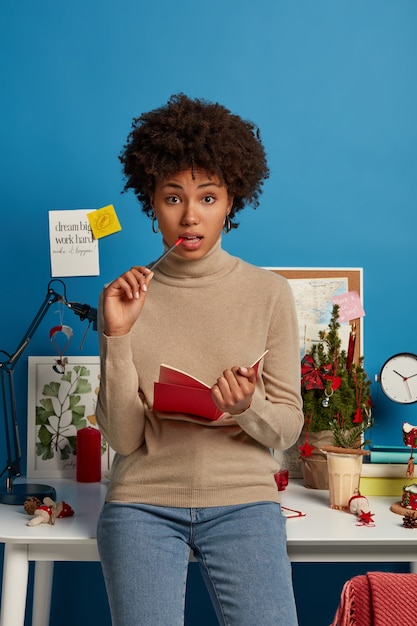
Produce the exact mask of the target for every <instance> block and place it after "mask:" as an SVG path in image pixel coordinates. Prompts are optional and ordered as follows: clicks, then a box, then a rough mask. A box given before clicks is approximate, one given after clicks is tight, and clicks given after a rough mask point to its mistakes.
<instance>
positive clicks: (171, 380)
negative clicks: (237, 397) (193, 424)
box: [153, 350, 268, 420]
mask: <svg viewBox="0 0 417 626" xmlns="http://www.w3.org/2000/svg"><path fill="white" fill-rule="evenodd" d="M267 352H268V350H266V352H264V353H263V354H261V356H260V357H259V358H258V359H257V360H256V361H255V363H253V365H252V366H251V367H253V368H255V371H256V374H258V367H259V363H260V362H261V360H262V359H263V357H264V356H265V354H266V353H267ZM210 388H211V387H210V386H209V385H206V384H205V383H203V382H202V381H201V380H198V378H195V377H194V376H191V375H190V374H186V373H185V372H182V371H181V370H178V369H176V368H174V367H170V366H169V365H161V367H160V368H159V380H158V382H156V383H154V401H153V408H154V409H155V411H161V412H163V413H186V414H188V415H196V416H198V417H205V418H207V419H209V420H217V419H218V418H219V417H220V416H221V415H223V411H221V410H220V409H218V408H217V406H216V405H215V404H214V402H213V400H212V398H211V394H210Z"/></svg>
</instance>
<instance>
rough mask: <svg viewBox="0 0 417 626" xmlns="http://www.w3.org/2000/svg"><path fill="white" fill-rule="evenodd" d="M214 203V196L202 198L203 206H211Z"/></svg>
mask: <svg viewBox="0 0 417 626" xmlns="http://www.w3.org/2000/svg"><path fill="white" fill-rule="evenodd" d="M214 201H215V197H214V196H204V198H203V203H204V204H212V203H213V202H214Z"/></svg>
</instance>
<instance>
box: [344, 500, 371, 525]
mask: <svg viewBox="0 0 417 626" xmlns="http://www.w3.org/2000/svg"><path fill="white" fill-rule="evenodd" d="M349 510H350V512H351V513H353V514H354V515H356V517H357V522H356V526H375V522H374V520H373V517H374V513H371V511H370V509H369V502H368V498H365V496H362V495H361V494H360V493H358V494H356V495H354V496H352V497H351V499H350V500H349Z"/></svg>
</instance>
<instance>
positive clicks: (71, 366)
mask: <svg viewBox="0 0 417 626" xmlns="http://www.w3.org/2000/svg"><path fill="white" fill-rule="evenodd" d="M28 367H29V371H28V437H27V441H28V448H27V475H28V477H29V478H35V477H38V478H75V477H76V458H77V457H76V449H77V431H78V430H80V429H81V428H85V427H87V426H90V427H94V428H97V424H96V417H95V412H96V405H97V395H98V389H99V385H100V359H99V357H98V356H90V357H80V356H66V357H65V359H63V360H60V361H57V359H54V358H53V357H52V356H51V357H49V356H47V357H45V356H44V357H40V356H39V357H38V356H30V357H28ZM101 452H102V454H101V459H102V464H101V469H102V475H103V476H105V475H106V473H107V472H108V471H109V469H110V465H111V461H112V456H113V451H112V450H111V449H110V447H109V445H108V443H107V442H106V441H105V440H104V438H102V446H101Z"/></svg>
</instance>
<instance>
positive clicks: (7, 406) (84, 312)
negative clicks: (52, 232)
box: [0, 279, 97, 490]
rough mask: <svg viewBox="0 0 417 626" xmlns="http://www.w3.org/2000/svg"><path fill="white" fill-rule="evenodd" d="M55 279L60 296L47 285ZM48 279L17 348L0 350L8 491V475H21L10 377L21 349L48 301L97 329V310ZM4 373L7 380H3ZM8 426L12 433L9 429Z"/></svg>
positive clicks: (32, 332)
mask: <svg viewBox="0 0 417 626" xmlns="http://www.w3.org/2000/svg"><path fill="white" fill-rule="evenodd" d="M54 280H56V281H57V282H60V283H61V284H62V287H63V295H62V294H60V293H58V292H57V291H55V290H54V289H53V288H52V287H51V285H52V283H53V282H54ZM54 280H51V281H50V282H49V284H48V290H47V293H46V296H45V298H44V300H43V302H42V304H41V306H40V307H39V310H38V311H37V313H36V315H35V317H34V318H33V320H32V322H31V323H30V326H29V328H28V329H27V331H26V333H25V334H24V336H23V338H22V340H21V341H20V343H19V345H18V347H17V349H16V350H15V352H14V353H13V354H9V353H8V352H5V351H4V350H0V353H2V354H4V355H5V356H6V359H4V360H2V361H0V375H1V391H2V397H3V416H4V428H5V435H6V448H7V463H6V467H5V469H4V470H3V471H2V472H0V476H2V475H3V474H4V473H5V472H6V471H8V478H7V479H6V484H7V488H8V490H11V489H12V485H11V482H12V477H13V476H20V475H21V463H20V461H21V447H20V439H19V428H18V422H17V412H16V393H15V388H14V379H13V371H14V368H15V367H16V364H17V362H18V360H19V359H20V357H21V356H22V354H23V352H24V351H25V349H26V348H27V346H28V344H29V343H30V340H31V339H32V337H33V335H34V334H35V332H36V330H37V329H38V327H39V324H40V323H41V322H42V320H43V318H44V317H45V315H46V313H47V311H48V309H49V307H50V306H51V304H54V303H55V302H62V303H63V304H65V306H67V307H68V308H70V309H71V310H72V311H73V312H74V313H75V314H76V315H78V316H79V317H80V319H81V321H84V320H85V319H87V320H88V323H89V325H90V324H91V323H93V328H94V329H95V330H96V329H97V309H94V308H93V307H90V306H89V305H88V304H80V303H78V302H68V300H67V295H66V287H65V283H64V282H63V281H61V280H59V279H54ZM6 376H7V381H6ZM11 428H12V432H10V431H11ZM12 440H13V452H12ZM12 454H14V456H15V459H14V460H13V459H12Z"/></svg>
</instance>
